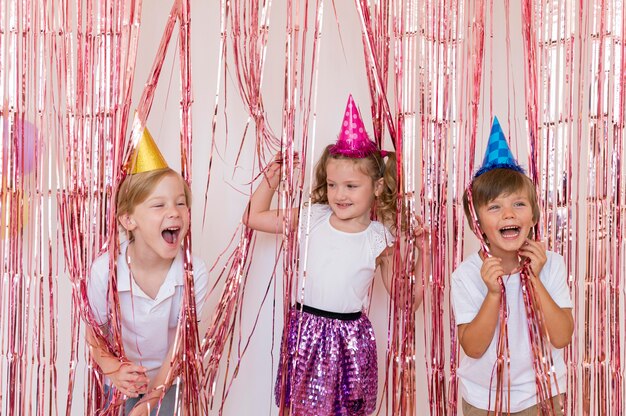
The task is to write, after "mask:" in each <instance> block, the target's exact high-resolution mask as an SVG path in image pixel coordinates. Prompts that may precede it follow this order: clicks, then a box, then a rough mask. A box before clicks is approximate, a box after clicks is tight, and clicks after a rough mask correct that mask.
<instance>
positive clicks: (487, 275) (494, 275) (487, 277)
mask: <svg viewBox="0 0 626 416" xmlns="http://www.w3.org/2000/svg"><path fill="white" fill-rule="evenodd" d="M501 276H504V269H503V268H502V259H500V258H499V257H488V258H486V259H485V260H484V261H483V265H482V267H481V268H480V277H482V279H483V282H485V285H487V290H488V291H489V293H491V294H493V295H498V296H500V293H501V292H500V277H501Z"/></svg>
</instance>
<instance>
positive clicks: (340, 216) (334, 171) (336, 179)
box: [326, 159, 382, 231]
mask: <svg viewBox="0 0 626 416" xmlns="http://www.w3.org/2000/svg"><path fill="white" fill-rule="evenodd" d="M360 163H361V161H360V159H329V160H328V162H327V163H326V188H327V195H328V205H329V206H330V207H331V209H332V211H333V213H334V215H335V217H336V219H337V220H339V222H341V223H342V224H343V225H345V226H346V228H348V229H351V230H354V231H356V230H360V229H362V228H363V227H367V225H369V223H370V211H371V208H372V204H373V203H374V199H375V196H376V195H377V194H378V193H380V191H381V188H382V179H379V180H377V181H374V180H373V179H372V178H371V177H370V176H369V175H367V174H366V173H365V172H364V169H363V168H362V167H361V166H360Z"/></svg>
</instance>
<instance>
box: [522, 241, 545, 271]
mask: <svg viewBox="0 0 626 416" xmlns="http://www.w3.org/2000/svg"><path fill="white" fill-rule="evenodd" d="M519 255H520V256H524V257H528V259H529V260H530V268H531V269H532V271H533V273H534V275H535V276H536V277H539V273H540V272H541V270H542V269H543V266H544V265H545V264H546V261H548V257H547V256H546V247H545V246H544V244H543V243H540V242H539V241H534V240H531V239H526V242H525V243H524V245H522V247H521V248H520V249H519Z"/></svg>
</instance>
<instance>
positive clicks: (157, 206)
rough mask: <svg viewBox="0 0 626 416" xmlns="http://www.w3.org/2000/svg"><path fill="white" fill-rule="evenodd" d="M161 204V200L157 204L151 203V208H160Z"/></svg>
mask: <svg viewBox="0 0 626 416" xmlns="http://www.w3.org/2000/svg"><path fill="white" fill-rule="evenodd" d="M162 207H163V204H162V203H161V202H159V203H158V204H154V205H152V208H162Z"/></svg>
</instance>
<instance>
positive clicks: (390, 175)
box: [311, 145, 398, 229]
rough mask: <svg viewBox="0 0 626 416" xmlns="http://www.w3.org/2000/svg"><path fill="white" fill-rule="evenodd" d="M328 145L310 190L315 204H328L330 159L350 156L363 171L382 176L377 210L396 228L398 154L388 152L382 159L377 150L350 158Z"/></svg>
mask: <svg viewBox="0 0 626 416" xmlns="http://www.w3.org/2000/svg"><path fill="white" fill-rule="evenodd" d="M332 146H333V145H328V146H326V148H325V149H324V152H323V153H322V156H321V157H320V159H319V161H318V162H317V165H316V166H315V184H314V186H313V191H312V192H311V202H312V203H314V204H328V188H327V183H326V166H327V164H328V161H329V160H330V159H334V160H351V161H354V163H355V164H357V166H358V167H359V168H360V169H361V170H362V172H363V173H364V174H366V175H368V176H369V177H370V178H372V182H376V181H377V180H379V179H380V178H383V187H382V191H381V193H380V195H379V196H378V197H377V200H376V206H375V211H376V212H375V214H376V217H377V218H378V220H379V221H380V222H382V223H383V224H385V225H386V226H388V227H390V228H392V229H395V225H396V215H397V208H398V201H397V196H398V183H397V176H396V154H395V153H394V152H387V154H386V157H387V163H385V161H384V160H383V157H382V155H381V153H380V151H376V152H374V153H372V154H370V155H369V156H367V157H364V158H358V159H356V158H350V157H346V156H342V155H334V154H331V153H330V148H331V147H332Z"/></svg>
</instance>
